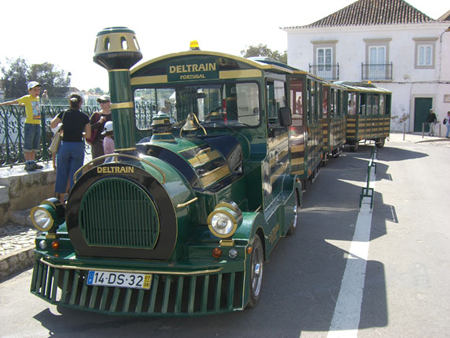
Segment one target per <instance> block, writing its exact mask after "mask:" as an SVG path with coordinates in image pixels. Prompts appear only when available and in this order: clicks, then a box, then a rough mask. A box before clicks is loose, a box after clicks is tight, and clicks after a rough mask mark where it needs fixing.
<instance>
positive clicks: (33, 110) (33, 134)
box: [0, 81, 43, 171]
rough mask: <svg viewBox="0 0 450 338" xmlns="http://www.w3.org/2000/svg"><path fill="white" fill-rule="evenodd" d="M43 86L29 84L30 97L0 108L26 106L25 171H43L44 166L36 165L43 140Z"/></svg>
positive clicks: (34, 82) (7, 103) (2, 104)
mask: <svg viewBox="0 0 450 338" xmlns="http://www.w3.org/2000/svg"><path fill="white" fill-rule="evenodd" d="M41 87H42V85H41V84H40V83H39V82H36V81H31V82H29V83H28V93H29V94H28V95H25V96H22V97H21V98H18V99H16V100H13V101H8V102H3V103H0V106H7V105H12V104H20V105H24V106H25V115H26V117H25V125H24V134H25V142H24V145H23V153H24V156H25V170H26V171H34V170H36V169H42V168H43V166H41V165H39V164H37V163H36V151H39V144H40V139H41V108H40V105H39V95H40V93H41Z"/></svg>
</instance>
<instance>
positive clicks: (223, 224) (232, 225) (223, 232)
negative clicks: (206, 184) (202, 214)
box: [208, 202, 242, 238]
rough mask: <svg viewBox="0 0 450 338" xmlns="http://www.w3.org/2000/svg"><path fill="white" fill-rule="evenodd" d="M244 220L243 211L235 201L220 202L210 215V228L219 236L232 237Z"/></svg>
mask: <svg viewBox="0 0 450 338" xmlns="http://www.w3.org/2000/svg"><path fill="white" fill-rule="evenodd" d="M241 222H242V212H241V210H240V209H239V207H238V206H237V204H236V203H234V202H222V203H219V204H218V205H217V206H216V208H215V209H214V211H213V212H211V213H210V214H209V216H208V228H209V230H210V231H211V232H212V233H213V235H214V236H216V237H219V238H228V237H231V236H232V235H233V234H234V233H235V232H236V229H237V227H238V225H239V224H240V223H241Z"/></svg>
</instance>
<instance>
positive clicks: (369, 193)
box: [359, 147, 378, 209]
mask: <svg viewBox="0 0 450 338" xmlns="http://www.w3.org/2000/svg"><path fill="white" fill-rule="evenodd" d="M377 154H378V149H377V148H376V147H373V148H372V152H371V154H370V159H369V162H368V163H367V180H366V186H365V187H363V188H362V191H361V195H360V197H359V207H360V208H361V205H362V201H363V199H364V197H368V198H370V209H372V208H373V197H374V193H375V190H374V188H371V187H370V176H371V173H372V168H373V169H374V173H375V174H376V173H377V163H376V161H375V160H376V158H377Z"/></svg>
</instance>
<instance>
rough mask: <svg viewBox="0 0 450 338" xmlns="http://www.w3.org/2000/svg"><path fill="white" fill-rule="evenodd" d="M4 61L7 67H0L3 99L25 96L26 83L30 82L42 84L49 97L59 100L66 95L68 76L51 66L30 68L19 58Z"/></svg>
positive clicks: (45, 64) (33, 66) (38, 65)
mask: <svg viewBox="0 0 450 338" xmlns="http://www.w3.org/2000/svg"><path fill="white" fill-rule="evenodd" d="M6 61H7V64H8V66H2V67H1V71H2V73H3V76H2V78H1V81H2V84H3V89H4V90H5V98H8V99H16V98H18V97H21V96H23V95H26V94H27V92H28V90H27V83H28V82H30V81H38V82H39V83H40V84H42V86H43V89H47V92H48V95H49V96H50V97H54V98H57V97H58V98H61V97H65V96H66V95H67V93H68V91H69V84H70V78H69V75H68V74H66V72H64V71H62V70H58V69H57V68H56V67H55V66H54V65H53V64H51V63H47V62H45V63H43V64H34V65H31V67H30V66H29V65H28V64H27V62H26V60H25V59H23V58H21V57H19V58H18V59H16V60H13V59H9V58H7V59H6Z"/></svg>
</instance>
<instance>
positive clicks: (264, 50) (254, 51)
mask: <svg viewBox="0 0 450 338" xmlns="http://www.w3.org/2000/svg"><path fill="white" fill-rule="evenodd" d="M241 56H243V57H245V58H248V57H254V56H268V57H271V58H272V59H275V60H277V61H280V62H283V63H287V52H286V51H284V52H283V53H280V52H279V51H277V50H274V51H272V50H271V49H270V48H269V47H267V45H263V44H262V43H260V44H259V45H258V46H249V47H248V48H247V49H246V50H242V51H241Z"/></svg>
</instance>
